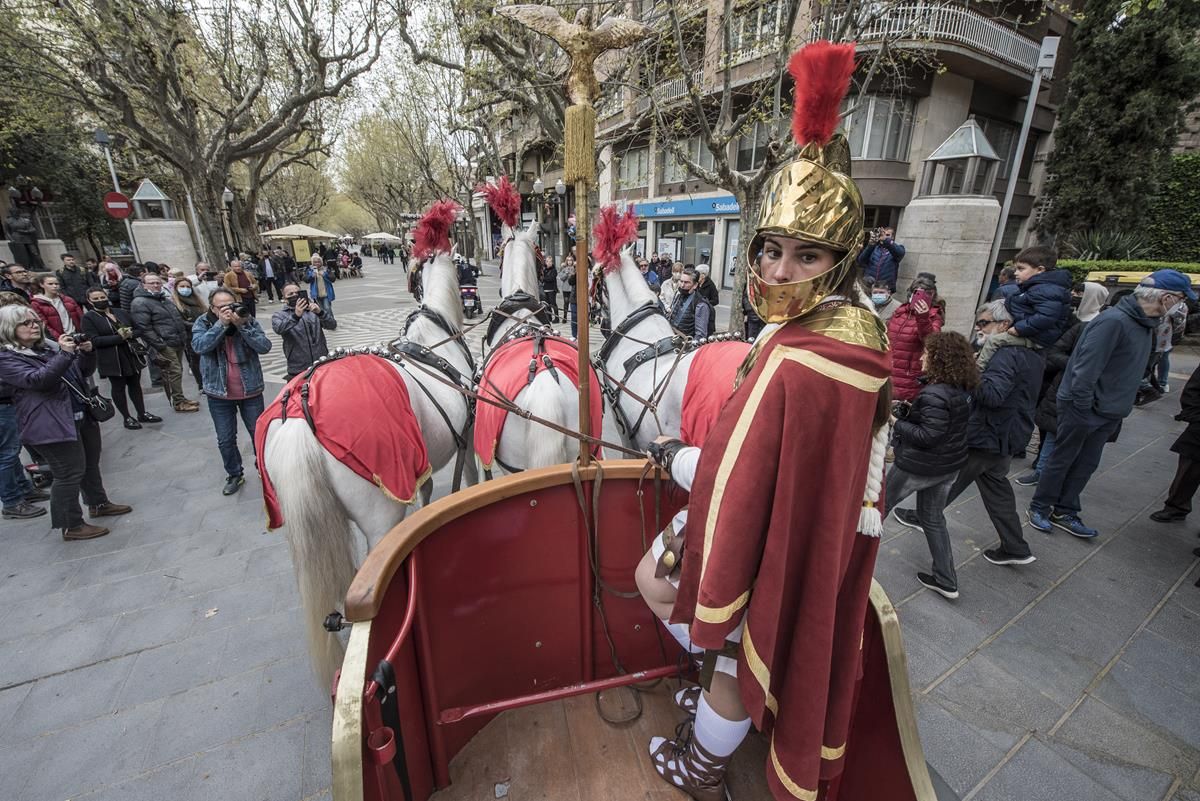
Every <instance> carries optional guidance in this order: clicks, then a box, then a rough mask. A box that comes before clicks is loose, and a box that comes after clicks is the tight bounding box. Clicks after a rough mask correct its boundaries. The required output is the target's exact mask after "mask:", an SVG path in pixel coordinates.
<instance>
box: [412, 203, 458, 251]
mask: <svg viewBox="0 0 1200 801" xmlns="http://www.w3.org/2000/svg"><path fill="white" fill-rule="evenodd" d="M461 208H462V206H460V205H458V204H457V203H455V202H454V201H453V200H439V201H437V202H435V203H434V204H433V205H432V206H430V207H429V211H427V212H425V216H424V217H422V218H421V221H420V222H418V223H417V228H416V230H415V231H414V232H413V252H412V255H413V258H414V259H417V260H418V261H420V260H422V259H425V258H428V257H429V256H432V255H433V254H434V253H437V252H439V251H441V252H443V253H449V252H450V227H451V226H452V225H454V221H455V219H456V218H457V217H458V212H459V209H461Z"/></svg>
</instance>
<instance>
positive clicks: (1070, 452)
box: [1029, 270, 1196, 539]
mask: <svg viewBox="0 0 1200 801" xmlns="http://www.w3.org/2000/svg"><path fill="white" fill-rule="evenodd" d="M1185 297H1186V298H1188V299H1190V300H1195V299H1196V293H1195V292H1193V291H1192V286H1191V282H1189V281H1188V279H1187V277H1185V276H1184V275H1183V274H1182V273H1180V272H1177V271H1175V270H1158V271H1157V272H1153V273H1151V274H1150V275H1149V276H1148V277H1147V278H1146V279H1144V280H1143V281H1142V283H1141V284H1139V285H1138V287H1137V289H1135V290H1134V291H1133V294H1132V295H1127V296H1126V297H1124V298H1122V299H1121V300H1120V302H1119V303H1117V304H1116V305H1115V306H1113V307H1112V308H1111V309H1109V310H1108V311H1106V312H1104V313H1103V314H1101V315H1100V316H1099V317H1097V318H1095V319H1094V320H1092V321H1091V322H1090V323H1088V324H1087V326H1086V327H1085V328H1084V329H1083V333H1082V334H1081V335H1080V336H1079V342H1078V343H1077V344H1076V345H1075V350H1074V351H1072V352H1071V358H1070V360H1069V361H1068V362H1067V366H1066V369H1065V370H1064V371H1063V377H1062V383H1061V384H1060V385H1059V388H1058V395H1057V396H1056V400H1057V401H1058V431H1057V433H1056V434H1055V438H1054V452H1053V453H1051V454H1050V458H1049V459H1048V460H1047V461H1046V466H1045V467H1044V468H1043V469H1042V475H1041V478H1040V479H1039V480H1038V485H1037V491H1036V492H1035V493H1034V495H1033V501H1032V502H1031V503H1030V504H1029V524H1030V525H1031V526H1033V527H1034V528H1036V529H1038V530H1039V531H1050V529H1051V528H1052V527H1054V528H1060V529H1062V530H1063V531H1066V532H1068V533H1070V534H1073V535H1075V536H1076V537H1079V538H1081V539H1091V538H1093V537H1095V536H1097V535H1098V534H1099V533H1100V532H1098V531H1097V530H1096V529H1094V528H1091V527H1090V526H1087V525H1084V523H1083V521H1082V520H1081V519H1080V517H1079V512H1080V510H1081V509H1082V505H1081V502H1080V498H1079V496H1080V495H1081V494H1082V493H1083V488H1084V487H1086V486H1087V483H1088V481H1089V480H1090V479H1091V477H1092V473H1094V472H1095V471H1096V468H1097V467H1098V466H1099V465H1100V455H1101V452H1102V451H1103V450H1104V445H1105V443H1106V442H1108V441H1109V440H1110V439H1112V437H1113V435H1115V434H1116V432H1117V429H1118V428H1119V427H1120V425H1121V421H1122V420H1123V419H1124V418H1125V417H1126V416H1128V415H1129V412H1130V411H1132V410H1133V401H1134V398H1135V397H1136V396H1137V391H1138V387H1139V386H1140V385H1141V382H1142V374H1143V373H1144V372H1145V370H1146V363H1147V361H1148V360H1149V358H1150V353H1151V351H1152V350H1153V347H1154V330H1155V327H1156V325H1157V324H1158V319H1159V318H1160V317H1162V316H1163V315H1165V314H1166V313H1167V312H1169V311H1170V310H1171V309H1172V308H1173V307H1174V306H1175V305H1176V304H1179V303H1182V302H1183V301H1184V298H1185Z"/></svg>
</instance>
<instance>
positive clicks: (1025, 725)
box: [932, 653, 1066, 731]
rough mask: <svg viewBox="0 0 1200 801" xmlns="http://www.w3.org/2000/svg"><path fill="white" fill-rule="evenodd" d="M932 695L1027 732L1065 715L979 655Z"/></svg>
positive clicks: (1050, 723) (1064, 709)
mask: <svg viewBox="0 0 1200 801" xmlns="http://www.w3.org/2000/svg"><path fill="white" fill-rule="evenodd" d="M932 694H933V695H934V696H935V697H936V698H944V699H946V700H947V701H950V702H952V703H954V704H957V705H958V706H962V707H966V708H968V709H973V710H977V711H978V712H979V713H980V714H982V715H984V716H989V717H992V718H996V719H998V720H1002V721H1005V722H1007V723H1009V724H1011V725H1013V726H1016V727H1018V728H1020V729H1021V730H1028V731H1045V730H1047V729H1049V728H1050V727H1051V726H1052V725H1053V724H1054V722H1055V721H1057V720H1058V719H1059V718H1060V717H1062V715H1063V713H1064V712H1066V707H1064V706H1063V705H1062V704H1059V703H1057V702H1055V701H1054V699H1052V698H1050V697H1048V696H1046V695H1045V694H1043V693H1042V692H1040V691H1038V689H1037V688H1036V687H1030V686H1029V685H1028V684H1027V683H1026V682H1025V680H1024V679H1022V678H1019V677H1017V676H1014V675H1013V674H1012V673H1010V672H1008V670H1007V669H1006V666H1005V667H1001V666H1000V665H997V664H996V663H995V662H993V661H992V660H991V659H989V658H988V657H987V656H986V655H985V654H982V653H979V654H976V655H975V656H973V657H971V658H970V659H969V660H967V662H966V664H964V665H963V666H962V667H960V668H959V669H958V670H957V671H955V672H954V674H953V675H951V676H950V677H949V678H947V679H946V680H945V681H943V682H942V683H941V684H939V685H938V686H937V687H936V688H935V689H934V690H933V693H932Z"/></svg>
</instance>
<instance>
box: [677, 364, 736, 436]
mask: <svg viewBox="0 0 1200 801" xmlns="http://www.w3.org/2000/svg"><path fill="white" fill-rule="evenodd" d="M749 352H750V343H749V342H714V343H712V344H711V345H704V346H703V347H701V348H700V349H699V350H697V351H696V355H695V356H693V357H692V363H691V365H690V366H689V367H688V380H687V386H685V387H684V388H683V414H682V419H681V421H680V424H679V438H680V439H681V440H683V441H684V442H686V443H687V444H688V445H695V446H696V447H698V448H702V447H704V440H706V439H707V438H708V432H709V431H710V430H711V429H712V427H713V423H715V422H717V417H718V415H720V413H721V407H722V406H724V405H725V401H727V400H729V396H730V395H732V394H733V388H734V387H733V385H734V380H735V379H736V378H737V371H738V368H739V367H741V366H742V362H743V361H745V360H746V354H747V353H749Z"/></svg>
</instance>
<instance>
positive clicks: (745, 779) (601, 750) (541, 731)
mask: <svg viewBox="0 0 1200 801" xmlns="http://www.w3.org/2000/svg"><path fill="white" fill-rule="evenodd" d="M678 687H679V684H678V682H676V681H670V682H662V683H660V684H659V685H658V686H656V687H654V688H653V689H650V690H646V691H643V692H642V696H641V697H642V701H643V712H642V715H641V717H639V718H638V719H637V720H635V721H633V722H631V723H627V724H624V725H620V726H614V725H612V724H609V723H606V722H605V721H604V720H603V719H602V718H601V717H600V715H599V713H598V712H597V711H596V702H595V700H594V696H592V695H582V696H576V697H574V698H568V699H566V700H564V701H555V702H553V703H549V704H540V705H538V706H533V707H526V708H524V709H516V710H513V711H511V712H505V713H504V714H502V715H500V716H498V717H497V718H495V719H494V720H492V721H491V722H490V723H488V725H487V726H485V727H484V728H483V729H482V730H481V731H480V732H479V734H477V735H475V738H474V739H473V740H471V742H470V743H468V744H467V747H466V748H464V749H463V750H462V751H460V752H459V754H458V756H457V757H455V759H454V760H453V761H452V762H451V763H450V776H451V780H452V782H453V783H452V784H451V786H450V787H447V788H446V789H444V790H441V791H440V792H437V793H434V795H433V796H432V798H433V799H435V801H484V800H485V799H492V800H493V801H494V799H496V798H498V797H502V798H508V799H512V801H643V799H644V801H684V800H685V799H686V798H687V796H685V795H684V794H683V793H681V792H679V791H677V790H674V789H672V788H670V787H669V786H667V785H666V784H665V783H664V782H663V781H662V779H660V778H659V777H658V775H657V774H656V773H654V771H653V770H652V769H651V767H650V759H649V757H648V755H647V750H646V744H647V743H648V742H649V740H650V738H651V737H653V736H667V737H669V736H672V735H673V734H674V731H675V726H676V724H678V723H679V722H680V721H681V720H682V719H683V713H682V712H681V711H679V710H678V709H677V708H676V707H675V704H674V703H673V702H672V700H671V697H672V694H673V693H674V692H675V690H676V689H678ZM610 696H611V697H610ZM609 704H611V705H612V706H611V707H610V706H609ZM626 704H630V705H631V704H632V702H631V701H629V700H628V693H627V692H626V691H624V690H618V691H616V692H615V693H611V694H606V695H605V708H606V710H609V714H610V715H611V716H613V717H618V718H619V717H624V715H625V711H624V710H625V709H626V708H628V709H630V711H632V710H631V706H630V707H626V706H625V705H626ZM766 759H767V746H766V741H765V740H764V739H763V738H761V737H759V736H758V735H757V734H755V733H754V732H751V735H750V737H749V738H748V740H747V741H746V743H744V744H743V746H742V747H741V748H740V749H738V753H737V756H736V757H735V759H734V762H733V765H732V766H731V768H730V771H729V788H730V792H731V794H732V796H733V798H734V799H735V801H766V800H767V799H769V798H770V795H769V793H768V791H767V788H766V781H765V778H764V776H765V774H764V770H765V767H766ZM504 784H507V785H508V791H507V795H505V796H500V795H498V793H502V792H503V787H501V788H499V789H498V788H497V785H504Z"/></svg>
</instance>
